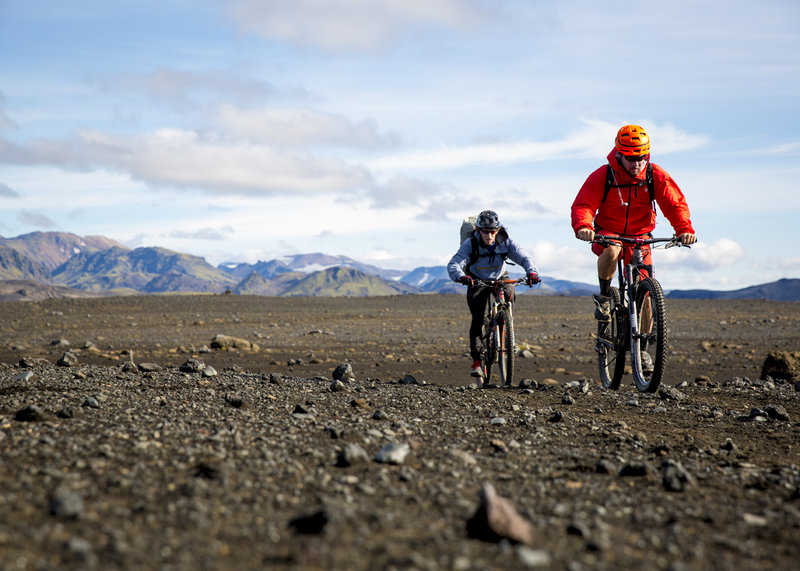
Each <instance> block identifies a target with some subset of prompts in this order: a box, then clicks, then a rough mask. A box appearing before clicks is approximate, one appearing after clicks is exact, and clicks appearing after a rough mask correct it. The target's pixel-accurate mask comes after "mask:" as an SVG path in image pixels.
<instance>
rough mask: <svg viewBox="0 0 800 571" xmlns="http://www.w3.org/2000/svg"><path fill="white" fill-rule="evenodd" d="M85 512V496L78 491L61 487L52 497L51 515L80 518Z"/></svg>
mask: <svg viewBox="0 0 800 571" xmlns="http://www.w3.org/2000/svg"><path fill="white" fill-rule="evenodd" d="M83 512H84V505H83V497H82V496H81V495H80V494H79V493H78V492H76V491H73V490H68V489H65V488H59V489H58V490H56V491H55V493H54V494H53V496H52V497H51V498H50V514H51V515H54V516H56V517H60V518H64V519H78V518H80V517H81V516H82V515H83Z"/></svg>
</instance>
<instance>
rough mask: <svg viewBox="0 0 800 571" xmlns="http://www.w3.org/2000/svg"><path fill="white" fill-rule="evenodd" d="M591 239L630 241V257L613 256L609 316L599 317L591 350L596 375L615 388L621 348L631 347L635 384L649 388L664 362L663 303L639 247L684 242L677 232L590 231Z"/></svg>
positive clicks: (651, 390) (606, 242)
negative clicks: (625, 233) (635, 234)
mask: <svg viewBox="0 0 800 571" xmlns="http://www.w3.org/2000/svg"><path fill="white" fill-rule="evenodd" d="M593 242H594V243H596V244H600V245H601V246H606V247H608V246H611V245H616V246H619V245H620V242H621V243H622V244H623V248H624V247H625V245H629V247H632V249H633V255H632V256H631V261H630V262H629V263H627V264H624V263H623V256H620V259H619V260H618V262H617V275H618V277H619V288H616V287H613V286H612V287H611V289H610V293H609V295H610V297H611V321H610V322H608V323H603V322H600V323H598V329H597V343H596V345H595V350H596V351H597V361H598V363H599V366H600V381H601V382H602V384H603V386H604V387H605V388H607V389H614V390H616V389H618V388H619V385H620V381H621V380H622V375H623V374H624V372H625V353H626V352H630V355H631V370H632V372H633V380H634V384H635V385H636V388H637V389H638V390H639V391H640V392H643V393H644V392H648V393H654V392H656V390H658V386H659V385H660V384H661V381H662V379H663V378H664V369H665V366H666V355H667V309H666V305H665V303H664V292H663V290H662V289H661V284H659V283H658V281H657V280H656V279H655V270H654V268H653V265H652V264H645V263H644V250H643V248H644V247H645V246H648V245H652V244H664V247H665V248H671V247H673V246H683V244H681V242H680V240H679V239H678V238H677V237H672V238H647V239H646V238H624V237H621V236H595V239H594V240H593ZM684 247H686V248H688V247H689V246H684ZM643 271H646V272H647V273H646V274H644V273H643Z"/></svg>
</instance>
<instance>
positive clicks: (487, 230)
mask: <svg viewBox="0 0 800 571" xmlns="http://www.w3.org/2000/svg"><path fill="white" fill-rule="evenodd" d="M498 230H499V228H481V229H480V233H481V234H497V231H498Z"/></svg>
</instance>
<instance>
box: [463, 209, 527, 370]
mask: <svg viewBox="0 0 800 571" xmlns="http://www.w3.org/2000/svg"><path fill="white" fill-rule="evenodd" d="M475 225H476V226H477V229H476V230H475V232H473V234H472V236H470V237H469V238H468V239H467V240H464V241H463V242H462V243H461V247H459V249H458V252H456V253H455V255H454V256H453V257H452V258H450V262H449V263H448V264H447V273H448V274H449V275H450V279H452V280H453V281H454V282H459V283H462V284H464V285H466V286H468V287H467V306H468V307H469V311H470V313H471V314H472V322H471V323H470V326H469V353H470V356H471V357H472V368H471V369H470V374H471V375H472V376H473V377H482V376H483V368H482V367H481V361H480V356H481V352H482V351H483V348H482V347H481V329H482V327H483V316H484V314H485V312H486V304H487V302H488V301H489V297H490V295H491V291H492V290H491V288H488V287H483V286H476V285H475V280H476V279H478V280H487V281H489V280H498V279H505V278H507V277H508V272H507V271H506V270H507V264H506V259H509V260H511V261H512V262H514V263H516V264H518V265H519V266H521V267H522V268H523V269H524V270H525V274H526V276H527V279H526V283H527V284H528V285H529V286H532V285H534V284H537V283H539V272H538V270H537V269H536V265H535V264H534V262H533V259H532V258H531V257H530V256H529V255H528V254H527V253H526V252H525V250H523V248H522V247H521V246H520V245H519V244H518V243H517V242H515V241H514V240H513V239H512V238H511V237H510V236H509V235H508V232H507V231H506V229H505V228H503V226H502V225H501V224H500V219H499V218H498V216H497V213H496V212H494V211H492V210H484V211H483V212H481V213H480V214H478V219H477V222H476V224H475ZM513 293H514V289H513V288H512V287H511V286H507V287H506V297H507V299H512V297H513Z"/></svg>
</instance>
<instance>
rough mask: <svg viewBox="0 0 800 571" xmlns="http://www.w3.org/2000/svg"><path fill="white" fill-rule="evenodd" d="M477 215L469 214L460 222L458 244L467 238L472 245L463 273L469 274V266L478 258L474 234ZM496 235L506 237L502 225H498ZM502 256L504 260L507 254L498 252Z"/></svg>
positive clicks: (506, 233) (506, 234) (476, 227)
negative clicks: (459, 239) (498, 228)
mask: <svg viewBox="0 0 800 571" xmlns="http://www.w3.org/2000/svg"><path fill="white" fill-rule="evenodd" d="M477 222H478V217H477V216H469V217H467V218H464V220H463V221H462V222H461V230H460V232H459V233H460V238H461V241H460V242H459V243H458V245H459V246H461V244H463V243H464V240H469V243H470V244H471V245H472V250H471V251H470V254H469V261H468V262H467V265H466V266H464V273H465V274H468V275H469V267H470V266H471V265H472V264H474V263H475V262H476V261H477V259H478V238H477V237H476V236H475V231H476V230H477V229H478V224H477ZM498 236H505V237H506V238H508V232H506V229H505V228H503V227H502V226H501V227H500V232H498ZM500 256H501V257H502V258H503V261H505V260H506V258H507V257H508V254H500Z"/></svg>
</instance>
